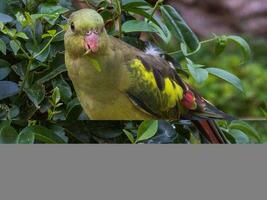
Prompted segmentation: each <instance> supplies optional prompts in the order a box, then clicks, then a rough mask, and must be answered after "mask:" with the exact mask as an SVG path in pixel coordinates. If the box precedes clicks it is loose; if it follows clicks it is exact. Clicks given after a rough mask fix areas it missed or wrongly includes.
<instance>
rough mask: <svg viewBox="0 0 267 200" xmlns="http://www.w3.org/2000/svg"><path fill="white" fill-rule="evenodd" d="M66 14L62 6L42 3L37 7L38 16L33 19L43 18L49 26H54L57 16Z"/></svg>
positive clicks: (65, 9)
mask: <svg viewBox="0 0 267 200" xmlns="http://www.w3.org/2000/svg"><path fill="white" fill-rule="evenodd" d="M66 12H68V9H67V8H64V7H62V6H59V5H57V6H55V4H53V3H43V4H41V5H40V6H39V13H40V14H39V16H38V14H35V16H34V18H43V19H45V20H46V21H47V22H48V23H49V24H51V25H54V24H55V23H56V20H57V19H58V17H59V15H61V14H63V13H66ZM32 16H33V15H32Z"/></svg>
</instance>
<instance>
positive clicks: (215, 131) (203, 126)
mask: <svg viewBox="0 0 267 200" xmlns="http://www.w3.org/2000/svg"><path fill="white" fill-rule="evenodd" d="M193 123H194V124H195V125H196V126H197V128H198V129H199V130H200V131H201V133H202V134H204V136H205V137H206V138H207V140H208V141H209V142H210V143H212V144H224V143H227V141H226V140H225V139H224V136H223V135H221V131H220V130H219V128H218V127H217V125H216V124H215V122H214V121H213V120H196V121H193Z"/></svg>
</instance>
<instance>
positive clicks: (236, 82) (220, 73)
mask: <svg viewBox="0 0 267 200" xmlns="http://www.w3.org/2000/svg"><path fill="white" fill-rule="evenodd" d="M206 70H207V71H208V72H209V73H210V74H213V75H214V76H217V77H219V78H221V79H223V80H225V81H227V82H229V83H230V84H232V85H233V86H235V87H236V88H237V89H239V90H240V91H241V92H243V87H242V84H241V81H240V79H239V78H237V77H236V76H235V75H233V74H231V73H229V72H227V71H225V70H222V69H218V68H212V67H210V68H206Z"/></svg>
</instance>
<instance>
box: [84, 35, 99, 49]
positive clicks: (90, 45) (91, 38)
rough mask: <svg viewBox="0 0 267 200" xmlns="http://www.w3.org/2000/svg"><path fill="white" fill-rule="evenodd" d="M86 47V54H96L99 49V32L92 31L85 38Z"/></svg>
mask: <svg viewBox="0 0 267 200" xmlns="http://www.w3.org/2000/svg"><path fill="white" fill-rule="evenodd" d="M84 47H85V50H86V53H90V52H93V53H96V52H97V51H98V49H99V35H98V33H97V32H93V31H90V32H88V33H86V35H85V37H84Z"/></svg>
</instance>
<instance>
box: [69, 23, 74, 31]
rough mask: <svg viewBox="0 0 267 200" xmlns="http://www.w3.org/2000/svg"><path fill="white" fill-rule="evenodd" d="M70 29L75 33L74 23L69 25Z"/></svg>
mask: <svg viewBox="0 0 267 200" xmlns="http://www.w3.org/2000/svg"><path fill="white" fill-rule="evenodd" d="M70 28H71V30H72V32H74V31H75V26H74V23H73V22H71V24H70Z"/></svg>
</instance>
